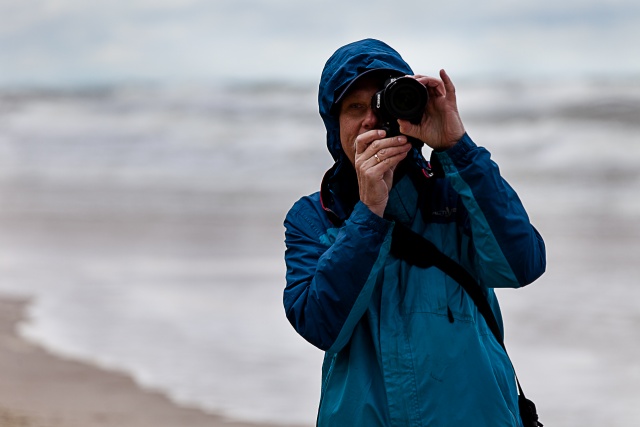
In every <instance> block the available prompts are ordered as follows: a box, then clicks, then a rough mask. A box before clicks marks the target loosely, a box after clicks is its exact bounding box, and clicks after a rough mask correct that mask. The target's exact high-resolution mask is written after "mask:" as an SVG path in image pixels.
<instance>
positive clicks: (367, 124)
mask: <svg viewBox="0 0 640 427" xmlns="http://www.w3.org/2000/svg"><path fill="white" fill-rule="evenodd" d="M377 124H378V118H377V117H376V115H375V114H374V113H373V109H372V108H371V107H369V108H367V114H366V115H365V117H364V120H363V121H362V127H363V128H364V129H365V130H371V129H375V127H376V125H377Z"/></svg>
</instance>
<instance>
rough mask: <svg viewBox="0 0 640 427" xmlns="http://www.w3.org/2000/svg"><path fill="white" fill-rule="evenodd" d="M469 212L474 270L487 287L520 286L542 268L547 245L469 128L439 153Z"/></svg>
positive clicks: (542, 269)
mask: <svg viewBox="0 0 640 427" xmlns="http://www.w3.org/2000/svg"><path fill="white" fill-rule="evenodd" d="M436 155H437V156H438V159H439V160H440V162H441V163H442V166H443V169H444V171H445V174H446V176H447V177H448V178H449V179H450V182H451V184H452V186H453V188H454V189H455V190H456V192H457V193H458V194H459V195H460V197H461V200H462V203H463V204H464V206H465V208H466V210H467V211H468V213H469V216H468V219H469V222H470V228H471V239H472V242H473V247H474V250H475V257H474V258H475V270H476V274H477V277H478V279H479V281H480V282H481V283H482V284H484V285H485V286H487V287H492V288H501V287H521V286H525V285H527V284H529V283H531V282H533V281H534V280H536V279H537V278H538V277H540V276H541V275H542V273H544V271H545V268H546V255H545V245H544V241H543V240H542V237H541V236H540V234H539V233H538V231H537V230H536V229H535V227H534V226H533V225H532V224H531V223H530V221H529V217H528V215H527V213H526V211H525V209H524V206H523V205H522V203H521V201H520V199H519V198H518V195H517V194H516V193H515V191H514V190H513V189H512V188H511V187H510V186H509V184H508V183H507V182H506V181H505V180H504V179H503V178H502V177H501V176H500V171H499V169H498V165H497V164H496V163H494V162H493V161H492V160H491V155H490V154H489V152H488V151H487V150H486V149H484V148H482V147H478V146H476V145H475V143H474V142H473V141H472V140H471V138H469V136H468V135H467V134H465V135H464V136H463V137H462V139H461V140H460V141H458V143H457V144H456V145H455V146H454V147H452V148H450V149H449V150H446V151H443V152H439V153H436Z"/></svg>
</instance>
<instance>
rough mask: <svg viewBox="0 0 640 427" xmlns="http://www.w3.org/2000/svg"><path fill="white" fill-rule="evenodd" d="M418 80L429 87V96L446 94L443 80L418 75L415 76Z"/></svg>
mask: <svg viewBox="0 0 640 427" xmlns="http://www.w3.org/2000/svg"><path fill="white" fill-rule="evenodd" d="M414 77H415V79H416V80H418V81H419V82H420V83H422V84H423V85H425V87H426V88H427V92H428V93H429V96H433V97H438V96H444V95H445V93H446V89H445V86H444V84H443V82H442V80H440V79H437V78H435V77H429V76H422V75H416V76H414Z"/></svg>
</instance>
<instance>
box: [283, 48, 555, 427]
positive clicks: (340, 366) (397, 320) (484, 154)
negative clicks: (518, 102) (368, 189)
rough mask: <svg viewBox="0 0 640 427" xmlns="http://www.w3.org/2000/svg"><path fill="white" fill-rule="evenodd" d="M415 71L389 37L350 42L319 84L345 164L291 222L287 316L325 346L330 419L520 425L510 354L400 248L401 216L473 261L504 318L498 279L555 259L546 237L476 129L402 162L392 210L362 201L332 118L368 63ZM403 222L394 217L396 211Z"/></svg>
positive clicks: (457, 291) (450, 287) (452, 426)
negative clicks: (398, 254)
mask: <svg viewBox="0 0 640 427" xmlns="http://www.w3.org/2000/svg"><path fill="white" fill-rule="evenodd" d="M373 68H390V69H394V70H397V71H400V72H402V73H407V74H413V73H412V71H411V69H410V68H409V66H408V65H407V64H406V63H405V62H404V61H403V60H402V58H401V57H400V55H399V54H398V53H397V52H395V51H394V50H393V49H391V48H390V47H389V46H387V45H385V44H384V43H382V42H379V41H376V40H363V41H360V42H356V43H353V44H350V45H347V46H345V47H343V48H341V49H339V50H338V51H337V52H336V53H335V54H334V55H333V56H332V57H331V58H330V59H329V61H328V62H327V64H326V66H325V69H324V71H323V74H322V80H321V84H320V93H319V104H320V113H321V116H322V118H323V120H324V122H325V125H326V128H327V144H328V148H329V151H330V152H331V154H332V155H333V157H334V159H335V160H336V163H335V165H334V167H333V168H332V169H331V170H329V171H328V172H327V174H326V176H325V179H324V180H323V183H322V189H321V191H320V192H318V193H315V194H312V195H310V196H307V197H303V198H302V199H300V200H299V201H298V202H296V203H295V205H294V206H293V207H292V208H291V210H290V211H289V213H288V214H287V217H286V219H285V229H286V231H285V241H286V253H285V260H286V265H287V286H286V289H285V291H284V306H285V310H286V315H287V318H288V319H289V321H290V322H291V324H292V325H293V327H294V328H295V329H296V331H297V332H298V333H299V334H300V335H302V336H303V337H304V338H305V339H306V340H307V341H309V342H310V343H311V344H313V345H315V346H317V347H318V348H320V349H322V350H324V351H325V359H324V364H323V369H322V392H321V401H320V408H319V412H318V421H317V424H318V425H319V426H338V427H343V426H344V427H359V426H363V427H364V426H366V427H376V426H394V427H409V426H416V427H417V426H425V427H426V426H430V427H440V426H442V427H457V426H460V427H469V426H474V427H485V426H486V427H501V426H518V425H519V424H520V422H519V419H520V418H519V412H518V405H517V387H516V382H515V379H514V377H515V374H514V369H513V367H512V365H511V362H510V360H509V357H508V356H507V354H506V353H505V351H504V350H503V348H502V347H501V346H500V345H499V344H498V342H497V341H496V339H495V337H494V336H493V335H492V333H491V332H490V330H489V329H488V327H487V325H486V323H485V321H484V319H483V317H482V316H481V315H480V314H479V313H478V311H477V309H476V306H475V304H474V303H473V301H472V300H471V299H470V298H469V297H468V296H467V294H466V293H465V291H464V290H463V289H462V288H461V287H460V286H459V285H458V284H457V283H456V282H455V281H453V280H452V279H451V278H450V277H448V276H447V275H445V274H444V273H443V272H442V271H440V270H439V269H437V268H436V267H430V268H420V267H415V266H412V265H409V264H407V263H406V262H405V261H403V260H400V259H397V258H395V257H394V256H393V255H392V254H390V251H389V250H390V241H391V232H392V230H393V227H394V224H395V223H396V222H402V223H404V224H406V225H408V226H409V227H411V229H413V231H415V232H417V233H420V234H421V235H423V236H424V237H426V238H427V239H429V240H430V241H431V242H433V243H435V244H436V245H437V246H438V248H439V249H440V250H441V251H442V252H443V253H445V254H446V255H448V256H449V257H450V258H452V259H454V260H456V261H457V262H458V263H460V264H461V265H462V266H463V267H464V268H465V269H467V271H469V272H470V273H471V274H472V276H474V278H475V279H476V280H477V281H478V283H479V284H480V285H481V286H482V287H483V290H484V291H485V292H486V296H487V298H488V299H489V301H490V304H491V307H492V309H493V311H494V313H495V316H496V318H497V319H498V321H499V323H500V327H501V328H502V318H501V315H500V308H499V306H498V301H497V299H496V296H495V294H494V291H493V288H518V287H521V286H524V285H526V284H529V283H531V282H533V281H534V280H535V279H536V278H538V277H539V276H540V275H541V274H542V273H543V272H544V269H545V248H544V243H543V240H542V238H541V236H540V235H539V234H538V232H537V231H536V229H535V228H534V227H533V226H532V225H531V223H530V222H529V219H528V216H527V214H526V212H525V209H524V207H523V206H522V204H521V202H520V200H519V199H518V196H517V195H516V193H515V192H514V191H513V189H512V188H511V187H510V186H509V185H508V184H507V182H506V181H505V180H504V179H503V178H502V177H501V176H500V172H499V170H498V167H497V165H496V164H495V163H494V162H493V161H492V160H491V158H490V154H489V152H488V151H487V150H486V149H484V148H481V147H478V146H476V144H475V143H474V142H473V141H472V140H471V139H470V138H469V136H468V135H464V136H463V137H462V139H461V140H460V141H459V142H458V143H457V144H456V145H455V146H454V147H452V148H450V149H449V150H446V151H443V152H434V153H432V156H431V166H432V169H433V170H434V171H435V172H438V171H439V172H440V173H436V175H435V176H433V177H430V178H428V176H429V174H427V173H424V172H426V171H428V170H429V166H430V164H429V163H428V162H427V161H426V160H425V159H424V158H423V157H422V155H421V154H420V152H419V151H418V150H417V149H414V150H413V151H412V152H411V155H410V156H409V157H408V158H407V159H406V160H405V161H403V163H404V164H405V165H404V166H403V170H404V172H402V173H400V172H399V175H400V177H399V178H398V179H397V182H396V183H395V185H394V186H393V188H392V190H391V193H390V198H389V203H388V206H387V211H386V212H385V218H380V217H378V216H376V215H375V214H373V213H372V212H371V211H370V210H369V209H368V208H367V207H366V206H365V205H364V204H363V203H361V202H360V201H359V200H358V197H357V183H356V182H355V171H354V170H353V167H352V166H351V164H350V162H349V161H348V159H346V157H345V155H344V153H343V152H342V148H341V145H340V140H339V130H338V119H337V116H336V115H334V114H331V107H332V106H333V101H334V99H335V97H336V96H338V95H339V94H340V93H341V90H342V89H343V88H344V87H345V85H346V84H348V83H349V82H350V81H351V80H352V79H353V78H354V77H355V76H357V75H358V74H360V73H361V72H363V71H365V70H367V69H373ZM389 218H392V219H389Z"/></svg>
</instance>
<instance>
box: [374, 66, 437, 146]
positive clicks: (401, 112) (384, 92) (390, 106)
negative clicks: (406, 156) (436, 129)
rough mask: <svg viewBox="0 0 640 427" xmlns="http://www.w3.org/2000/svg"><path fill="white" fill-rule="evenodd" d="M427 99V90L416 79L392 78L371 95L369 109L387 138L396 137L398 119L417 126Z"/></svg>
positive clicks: (398, 131)
mask: <svg viewBox="0 0 640 427" xmlns="http://www.w3.org/2000/svg"><path fill="white" fill-rule="evenodd" d="M428 98H429V96H428V94H427V88H426V87H424V86H423V85H422V84H421V83H420V82H418V81H417V80H416V79H414V78H411V77H406V76H403V77H392V78H389V79H387V80H386V81H385V82H384V85H383V88H382V89H381V90H380V91H378V92H376V93H375V94H374V95H373V97H372V98H371V108H372V110H373V112H374V114H375V115H376V117H377V118H378V127H379V128H380V129H383V130H385V131H386V132H387V137H391V136H398V135H400V126H399V125H398V119H402V120H408V121H409V122H411V123H413V124H419V123H420V122H421V121H422V116H423V115H424V111H425V108H426V106H427V100H428ZM412 142H413V141H412ZM420 145H422V143H420Z"/></svg>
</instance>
